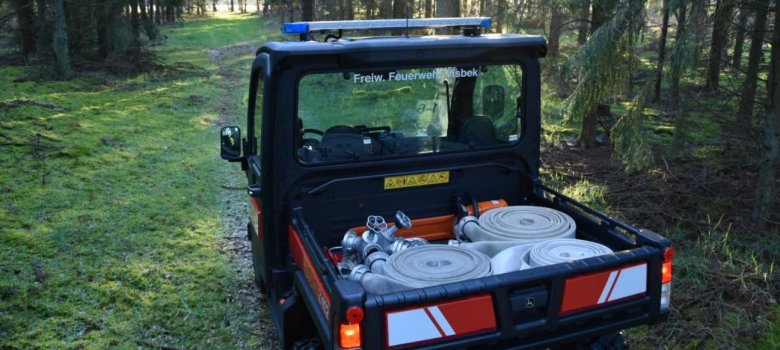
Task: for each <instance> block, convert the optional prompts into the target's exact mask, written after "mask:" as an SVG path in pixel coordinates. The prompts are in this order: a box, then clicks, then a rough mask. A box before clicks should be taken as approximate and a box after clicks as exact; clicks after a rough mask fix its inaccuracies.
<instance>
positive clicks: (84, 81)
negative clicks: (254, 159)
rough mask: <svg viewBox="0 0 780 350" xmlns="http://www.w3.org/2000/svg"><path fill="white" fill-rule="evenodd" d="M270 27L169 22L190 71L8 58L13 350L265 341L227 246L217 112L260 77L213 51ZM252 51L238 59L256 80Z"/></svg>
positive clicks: (257, 40) (3, 282)
mask: <svg viewBox="0 0 780 350" xmlns="http://www.w3.org/2000/svg"><path fill="white" fill-rule="evenodd" d="M261 25H262V21H260V20H259V19H257V18H256V17H251V16H240V15H220V17H219V18H207V19H202V20H188V21H187V23H186V24H185V25H184V26H183V27H177V28H173V27H166V28H165V29H164V30H163V32H165V33H168V34H167V35H168V43H167V44H165V45H163V46H158V47H155V48H154V50H156V51H157V52H158V53H159V54H160V55H161V57H162V59H163V60H164V62H165V64H167V65H170V66H171V67H185V69H178V68H177V69H173V70H170V71H164V72H161V73H160V74H155V73H152V74H143V75H139V76H137V77H133V78H127V79H116V78H112V77H109V76H94V75H93V76H79V77H76V78H75V79H73V80H70V81H65V82H32V81H26V82H14V80H15V79H17V78H18V77H19V76H20V75H22V74H24V72H23V70H21V69H19V68H15V67H0V103H2V107H3V108H2V109H0V143H4V144H5V143H8V144H12V145H3V146H0V147H1V148H0V164H2V166H0V222H2V225H0V261H2V262H3V263H2V264H0V347H3V348H4V349H35V348H40V349H50V348H96V349H98V348H137V347H138V346H139V344H157V345H165V346H173V347H176V348H238V347H249V348H252V347H256V346H259V345H258V344H255V343H252V342H247V340H246V339H245V340H243V342H242V341H239V340H238V339H237V338H236V334H237V332H238V331H237V329H244V330H245V329H250V328H251V327H253V323H252V322H251V321H252V319H253V317H255V316H254V314H253V313H251V312H250V310H242V309H241V308H240V307H239V306H238V305H237V304H236V303H235V299H236V295H235V293H236V291H235V286H236V284H238V278H239V277H238V276H237V275H236V273H235V271H234V270H233V267H232V266H231V264H230V263H229V261H228V256H225V255H223V254H221V253H219V250H218V249H217V245H218V241H219V239H220V238H219V235H220V232H221V230H223V227H222V219H223V212H222V209H221V207H220V205H219V204H220V203H219V199H218V193H219V186H218V185H219V183H220V181H221V179H220V178H219V169H220V168H221V167H223V166H225V164H223V163H222V162H221V161H220V160H219V159H218V155H217V153H218V147H217V140H218V138H217V130H216V123H217V120H218V119H219V113H220V108H219V107H220V106H222V104H221V103H222V101H221V99H222V98H223V97H221V96H224V95H227V96H225V98H227V99H229V100H231V101H233V102H232V103H230V104H229V105H228V106H227V107H228V108H229V109H230V110H229V113H230V114H232V115H241V114H243V108H244V106H243V104H242V102H243V101H244V100H245V96H246V86H247V85H246V84H244V82H243V81H238V82H236V81H226V80H225V79H224V78H223V76H222V75H221V74H219V73H220V72H218V67H217V65H216V64H214V60H213V58H212V57H211V56H209V50H210V49H218V48H222V47H225V46H227V47H230V46H235V45H249V44H248V43H251V45H252V46H258V47H259V45H260V44H261V43H262V40H263V39H262V37H261V36H260V35H259V33H260V30H259V29H258V28H260V26H261ZM190 27H193V29H189V28H190ZM171 29H173V33H171V32H169V31H170V30H171ZM177 31H178V32H179V33H177ZM180 34H181V35H182V36H184V38H180V37H179V35H180ZM233 56H239V57H233ZM251 58H252V57H251V53H250V54H248V55H244V54H243V52H242V53H241V54H240V55H239V54H236V55H229V58H226V59H229V60H231V63H232V64H235V67H234V69H232V71H235V74H245V75H246V76H248V70H249V64H250V63H251ZM246 82H247V83H248V78H247V81H246ZM237 84H240V86H236V85H237ZM226 89H229V90H227V91H226ZM229 91H234V93H230V92H229ZM228 94H229V95H228ZM255 321H256V320H255ZM248 339H254V338H253V337H252V336H248Z"/></svg>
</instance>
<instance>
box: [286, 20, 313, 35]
mask: <svg viewBox="0 0 780 350" xmlns="http://www.w3.org/2000/svg"><path fill="white" fill-rule="evenodd" d="M308 32H309V22H295V23H285V24H282V33H284V34H306V33H308Z"/></svg>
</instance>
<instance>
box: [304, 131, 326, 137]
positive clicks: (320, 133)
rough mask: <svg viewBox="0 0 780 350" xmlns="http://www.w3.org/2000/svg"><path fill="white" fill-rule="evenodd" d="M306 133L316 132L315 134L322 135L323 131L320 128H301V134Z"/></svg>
mask: <svg viewBox="0 0 780 350" xmlns="http://www.w3.org/2000/svg"><path fill="white" fill-rule="evenodd" d="M306 134H317V135H320V136H322V135H325V132H324V131H322V130H317V129H302V130H301V136H303V135H306Z"/></svg>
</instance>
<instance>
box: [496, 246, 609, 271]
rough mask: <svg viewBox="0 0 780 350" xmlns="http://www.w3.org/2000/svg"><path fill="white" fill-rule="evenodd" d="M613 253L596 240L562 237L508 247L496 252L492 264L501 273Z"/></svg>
mask: <svg viewBox="0 0 780 350" xmlns="http://www.w3.org/2000/svg"><path fill="white" fill-rule="evenodd" d="M611 253H612V250H611V249H609V248H608V247H606V246H604V245H601V244H598V243H595V242H591V241H586V240H581V239H570V238H560V239H552V240H549V241H544V242H540V243H535V244H524V245H518V246H515V247H512V248H509V249H506V250H504V251H502V252H501V253H498V254H496V255H495V256H494V257H493V258H492V259H491V260H490V264H491V265H492V268H493V274H501V273H506V272H512V271H518V270H525V269H529V268H534V267H540V266H547V265H553V264H558V263H562V262H569V261H574V260H580V259H586V258H590V257H594V256H599V255H606V254H611Z"/></svg>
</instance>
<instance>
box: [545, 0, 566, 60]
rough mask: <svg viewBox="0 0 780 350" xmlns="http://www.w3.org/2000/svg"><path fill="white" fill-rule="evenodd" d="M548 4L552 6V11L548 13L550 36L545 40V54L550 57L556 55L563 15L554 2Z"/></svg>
mask: <svg viewBox="0 0 780 350" xmlns="http://www.w3.org/2000/svg"><path fill="white" fill-rule="evenodd" d="M550 6H551V7H552V8H551V12H552V13H551V14H550V37H549V39H548V40H547V54H548V55H549V56H550V57H558V53H559V48H560V41H561V31H562V29H563V15H562V14H561V9H560V7H559V5H558V4H555V3H554V4H552V5H550Z"/></svg>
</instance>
